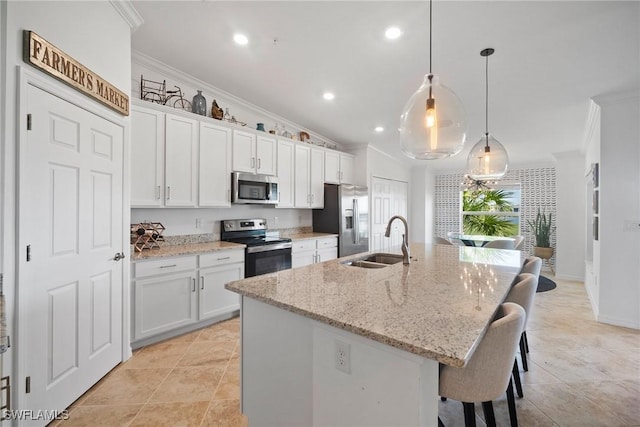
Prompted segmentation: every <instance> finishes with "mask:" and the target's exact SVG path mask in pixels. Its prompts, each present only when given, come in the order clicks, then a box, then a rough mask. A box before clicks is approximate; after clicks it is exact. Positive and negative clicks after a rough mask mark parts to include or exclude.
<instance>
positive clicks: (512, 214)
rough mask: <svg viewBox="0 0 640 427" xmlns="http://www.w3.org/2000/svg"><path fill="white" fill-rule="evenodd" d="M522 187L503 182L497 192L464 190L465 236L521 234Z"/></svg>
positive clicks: (463, 230)
mask: <svg viewBox="0 0 640 427" xmlns="http://www.w3.org/2000/svg"><path fill="white" fill-rule="evenodd" d="M520 193H521V191H520V184H507V183H503V184H500V185H498V186H496V187H495V188H493V189H487V190H463V191H461V199H462V203H461V204H460V206H461V224H462V233H463V234H480V235H485V236H515V235H517V234H520Z"/></svg>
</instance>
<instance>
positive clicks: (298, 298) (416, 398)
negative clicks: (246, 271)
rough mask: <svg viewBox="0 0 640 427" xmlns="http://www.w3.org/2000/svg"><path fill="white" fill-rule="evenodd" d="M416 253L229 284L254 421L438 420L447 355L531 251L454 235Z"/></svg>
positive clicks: (473, 337) (247, 410) (481, 329)
mask: <svg viewBox="0 0 640 427" xmlns="http://www.w3.org/2000/svg"><path fill="white" fill-rule="evenodd" d="M392 252H394V253H398V254H399V253H400V251H399V250H397V251H396V250H394V251H392ZM411 254H412V257H411V258H412V262H411V264H410V265H404V264H402V262H400V263H397V264H393V265H389V266H385V267H383V268H377V269H366V268H361V267H354V266H349V265H345V264H343V262H344V261H348V260H353V259H358V258H362V257H364V256H365V255H366V254H358V255H354V256H349V257H345V258H341V259H337V260H331V261H326V262H322V263H318V264H313V265H309V266H306V267H300V268H294V269H292V270H285V271H280V272H277V273H272V274H268V275H263V276H257V277H252V278H248V279H245V280H239V281H235V282H231V283H228V284H227V285H226V288H227V289H229V290H232V291H234V292H237V293H239V294H241V296H242V302H241V346H240V347H241V349H242V351H241V356H240V357H241V370H242V373H241V381H242V384H241V387H242V393H241V396H242V402H241V404H242V412H243V413H244V414H245V415H246V416H247V417H248V418H249V424H250V425H254V424H255V425H271V426H291V425H305V426H325V425H343V426H347V425H367V426H388V425H407V426H409V425H411V426H423V427H435V426H437V425H438V381H439V379H438V373H439V366H440V363H444V364H447V365H451V366H456V367H460V366H464V365H465V363H466V362H467V361H468V360H469V358H470V356H471V355H472V354H473V351H474V348H475V346H476V344H477V343H478V342H479V341H480V339H481V338H482V336H483V335H484V333H485V330H486V328H487V326H488V325H489V324H490V322H491V320H492V318H493V316H494V314H495V312H496V310H497V308H498V306H499V305H500V304H501V302H502V300H503V299H504V297H505V295H506V294H507V292H508V290H509V288H510V286H511V283H512V281H513V279H514V278H515V277H516V275H517V274H518V272H519V270H520V267H521V265H522V255H521V253H520V251H509V250H499V249H484V248H474V247H459V246H450V245H433V246H432V245H411ZM364 408H366V410H365V409H364Z"/></svg>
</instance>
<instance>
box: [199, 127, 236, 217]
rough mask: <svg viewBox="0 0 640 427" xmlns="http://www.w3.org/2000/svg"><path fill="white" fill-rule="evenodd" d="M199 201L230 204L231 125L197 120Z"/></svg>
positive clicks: (219, 204) (205, 203) (200, 204)
mask: <svg viewBox="0 0 640 427" xmlns="http://www.w3.org/2000/svg"><path fill="white" fill-rule="evenodd" d="M199 153H200V156H199V168H198V170H199V174H198V178H199V185H198V205H199V206H211V207H216V206H218V207H228V206H231V129H229V128H225V127H222V126H218V125H214V124H210V123H203V122H201V123H200V149H199Z"/></svg>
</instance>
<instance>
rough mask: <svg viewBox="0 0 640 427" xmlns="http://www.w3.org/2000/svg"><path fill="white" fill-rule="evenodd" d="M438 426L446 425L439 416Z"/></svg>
mask: <svg viewBox="0 0 640 427" xmlns="http://www.w3.org/2000/svg"><path fill="white" fill-rule="evenodd" d="M438 427H444V423H443V422H442V420H441V419H440V417H438Z"/></svg>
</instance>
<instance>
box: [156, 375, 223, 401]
mask: <svg viewBox="0 0 640 427" xmlns="http://www.w3.org/2000/svg"><path fill="white" fill-rule="evenodd" d="M223 372H224V371H223V369H222V368H212V367H206V366H205V367H184V368H182V367H179V368H174V369H173V371H171V373H170V374H169V376H167V379H166V380H165V381H164V382H163V383H162V385H161V386H160V387H159V388H158V389H157V390H156V392H155V393H154V394H153V396H151V400H150V402H204V401H209V400H211V399H212V398H213V393H214V392H215V390H216V387H218V383H219V382H220V379H221V378H222V374H223Z"/></svg>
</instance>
